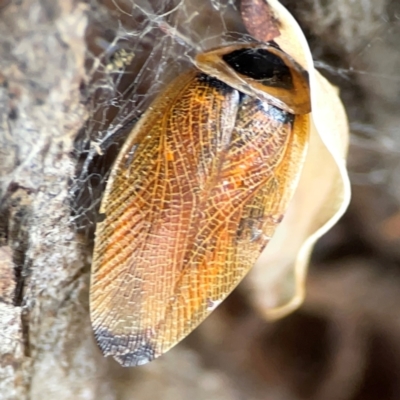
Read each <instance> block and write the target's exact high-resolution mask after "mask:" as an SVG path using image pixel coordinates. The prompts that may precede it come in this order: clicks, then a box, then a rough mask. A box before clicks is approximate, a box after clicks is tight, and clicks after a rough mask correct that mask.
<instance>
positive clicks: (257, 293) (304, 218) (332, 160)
mask: <svg viewBox="0 0 400 400" xmlns="http://www.w3.org/2000/svg"><path fill="white" fill-rule="evenodd" d="M268 4H269V6H270V7H271V10H272V12H273V14H274V16H275V18H276V20H277V21H279V26H280V35H279V36H278V37H277V38H275V41H276V42H277V43H278V44H279V46H280V47H281V48H282V49H283V50H284V51H286V52H287V53H288V54H290V55H292V57H293V58H294V59H295V60H296V61H297V62H298V63H299V64H300V65H302V66H303V67H304V68H305V69H306V70H307V71H308V72H309V76H310V86H311V102H312V114H311V118H312V129H311V133H310V143H309V149H308V154H307V158H306V161H305V165H304V169H303V172H302V175H301V177H300V181H299V183H298V187H297V189H296V192H295V195H294V197H293V199H292V201H291V203H290V205H289V209H288V211H287V213H286V215H285V218H284V220H283V222H282V223H281V225H280V226H279V227H278V229H277V231H276V232H275V235H274V236H273V238H272V240H271V242H270V243H269V245H268V246H267V248H266V249H265V251H264V252H263V254H262V255H261V257H260V258H259V260H258V262H257V264H256V266H255V267H254V268H253V270H252V271H251V272H250V275H249V276H248V280H247V284H248V285H249V286H250V290H249V292H250V293H249V295H250V296H251V298H252V301H253V302H254V305H255V307H256V308H257V309H259V311H260V312H261V313H262V314H263V315H265V316H266V317H267V318H279V317H281V316H284V315H286V314H287V313H289V312H291V311H293V310H294V309H295V308H297V307H298V306H299V305H300V304H301V303H302V301H303V299H304V296H305V289H304V287H305V279H306V273H307V266H308V262H309V258H310V254H311V251H312V249H313V247H314V244H315V242H316V241H317V240H318V239H319V238H320V237H321V236H322V235H323V234H324V233H326V232H327V231H328V230H329V229H330V228H331V227H332V226H333V225H334V224H335V223H336V222H337V221H338V219H339V218H340V217H341V216H342V215H343V213H344V211H345V210H346V208H347V206H348V204H349V200H350V183H349V178H348V175H347V171H346V161H345V157H346V153H347V147H348V136H349V131H348V123H347V118H346V114H345V111H344V108H343V105H342V103H341V101H340V99H339V96H338V91H337V89H336V88H334V87H333V86H332V85H330V84H329V82H327V81H326V79H325V78H323V77H322V76H321V75H320V74H319V73H318V71H316V70H315V69H314V65H313V61H312V56H311V52H310V49H309V47H308V44H307V41H306V39H305V37H304V35H303V33H302V31H301V29H300V27H299V26H298V24H297V22H296V21H295V20H294V18H293V17H292V16H291V15H290V13H289V12H288V11H287V10H286V9H285V8H284V7H283V6H282V5H281V4H280V3H279V2H278V1H277V0H268Z"/></svg>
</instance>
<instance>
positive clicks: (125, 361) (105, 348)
mask: <svg viewBox="0 0 400 400" xmlns="http://www.w3.org/2000/svg"><path fill="white" fill-rule="evenodd" d="M95 337H96V341H97V344H98V345H99V347H100V349H101V351H102V352H103V354H104V356H112V357H114V359H115V360H116V361H118V362H119V363H120V364H121V365H122V366H123V367H135V366H137V365H144V364H147V363H148V362H150V361H152V360H154V359H155V358H156V357H157V356H156V350H155V345H154V344H153V343H151V342H150V341H149V340H148V339H147V338H146V337H145V335H135V336H133V335H132V336H130V335H114V334H112V333H111V332H110V331H109V330H108V329H105V328H101V329H95Z"/></svg>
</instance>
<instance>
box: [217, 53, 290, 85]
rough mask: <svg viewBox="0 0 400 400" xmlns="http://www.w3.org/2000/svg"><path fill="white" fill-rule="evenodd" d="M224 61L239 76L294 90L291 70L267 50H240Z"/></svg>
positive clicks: (225, 56)
mask: <svg viewBox="0 0 400 400" xmlns="http://www.w3.org/2000/svg"><path fill="white" fill-rule="evenodd" d="M222 59H223V60H224V61H225V62H226V63H227V64H228V65H229V66H230V67H232V68H233V69H234V70H235V71H236V72H238V73H239V74H241V75H245V76H247V77H249V78H251V79H254V80H256V81H259V82H261V83H262V84H263V85H265V86H270V87H278V88H283V89H293V81H292V74H291V72H290V68H289V67H288V66H287V65H286V64H285V63H284V62H283V61H282V59H281V58H280V57H279V56H277V55H275V54H273V53H271V52H269V51H268V50H266V49H257V48H256V49H252V48H244V49H238V50H234V51H232V52H230V53H228V54H224V55H223V56H222Z"/></svg>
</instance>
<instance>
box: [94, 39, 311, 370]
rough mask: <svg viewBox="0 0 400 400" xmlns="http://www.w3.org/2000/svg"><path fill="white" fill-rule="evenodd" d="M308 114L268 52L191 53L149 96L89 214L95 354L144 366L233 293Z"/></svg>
mask: <svg viewBox="0 0 400 400" xmlns="http://www.w3.org/2000/svg"><path fill="white" fill-rule="evenodd" d="M310 111H311V106H310V90H309V82H308V74H307V72H306V71H305V70H304V69H303V68H302V67H301V66H300V65H299V64H298V63H297V62H296V61H295V60H293V59H292V57H290V55H288V54H286V53H285V52H284V51H282V50H281V49H280V48H279V47H278V46H277V45H276V44H274V43H273V42H267V43H262V44H260V43H251V44H233V45H230V46H226V47H221V48H217V49H213V50H210V51H207V52H204V53H201V54H199V55H197V57H196V59H195V66H194V67H193V68H191V69H189V70H188V71H187V72H185V73H183V74H182V75H180V76H179V77H177V78H176V79H175V80H174V81H173V82H171V83H170V84H169V85H168V86H167V87H166V88H165V89H164V90H163V91H162V92H161V93H160V94H159V95H158V97H157V98H156V99H155V100H154V101H153V103H152V104H151V106H150V107H149V108H148V110H147V111H146V112H145V113H144V115H143V116H142V118H141V119H140V120H139V121H138V122H137V124H136V125H135V126H134V128H133V129H132V131H131V133H130V134H129V137H128V139H127V140H126V143H125V144H124V146H123V148H122V150H121V152H120V154H119V155H118V157H117V159H116V162H115V164H114V166H113V167H112V170H111V173H110V176H109V179H108V182H107V186H106V190H105V193H104V196H103V199H102V203H101V208H100V213H101V214H103V216H104V218H103V220H102V222H99V223H98V224H97V228H96V238H95V247H94V256H93V265H92V275H91V288H90V309H91V319H92V325H93V329H94V333H95V337H96V340H97V342H98V344H99V347H100V348H101V350H102V352H103V354H104V355H105V356H113V357H114V358H115V359H116V360H117V361H118V362H119V363H120V364H122V365H123V366H135V365H142V364H145V363H147V362H149V361H151V360H153V359H155V358H156V357H158V356H160V355H161V354H163V353H165V352H166V351H167V350H169V349H170V348H171V347H172V346H174V345H175V344H176V343H177V342H179V341H180V340H181V339H183V338H184V337H185V336H186V335H188V334H189V333H190V332H191V331H192V330H193V329H194V328H195V327H196V326H197V325H198V324H199V323H200V322H201V321H203V320H204V318H206V317H207V316H208V315H209V314H210V313H211V312H212V311H213V310H214V309H215V307H216V306H217V305H218V304H219V303H220V302H221V301H222V300H223V299H225V298H226V296H227V295H228V294H229V293H230V292H231V291H232V290H233V289H234V288H235V287H236V286H237V285H238V283H239V282H240V281H241V279H242V278H243V277H244V276H245V274H246V273H247V272H248V271H249V269H250V268H251V267H252V266H253V264H254V263H255V262H256V260H257V258H258V257H259V255H260V253H261V252H262V250H263V249H264V248H265V246H266V245H267V244H268V241H269V240H270V238H271V237H272V235H273V233H274V231H275V229H276V227H277V226H278V224H279V222H280V221H281V220H282V217H283V216H284V215H285V211H286V209H287V206H288V203H289V201H290V199H291V197H292V195H293V193H294V190H295V188H296V184H297V181H298V179H299V176H300V173H301V169H302V165H303V163H304V158H305V154H306V151H307V143H308V135H309V125H310V122H309V115H308V114H309V113H310ZM271 267H273V266H271Z"/></svg>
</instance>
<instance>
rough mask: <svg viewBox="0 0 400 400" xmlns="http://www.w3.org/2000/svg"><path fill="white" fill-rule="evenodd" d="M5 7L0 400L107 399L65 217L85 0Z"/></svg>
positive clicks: (80, 116)
mask: <svg viewBox="0 0 400 400" xmlns="http://www.w3.org/2000/svg"><path fill="white" fill-rule="evenodd" d="M17 3H18V4H17ZM0 6H1V9H0V99H1V100H0V179H1V180H0V245H1V247H0V271H1V272H0V273H1V277H0V290H1V293H0V399H1V400H3V399H9V400H11V399H18V400H20V399H28V398H29V399H54V398H57V399H73V398H74V399H78V398H86V399H95V398H96V399H97V398H102V397H103V396H104V397H106V398H112V396H111V394H110V393H111V392H110V389H109V387H108V385H107V383H106V382H104V381H100V379H101V377H102V375H103V372H104V368H105V367H104V365H105V364H104V361H103V358H102V356H101V355H100V353H99V351H98V350H97V347H96V345H95V343H94V341H93V337H92V333H91V327H90V320H89V317H88V305H87V304H88V302H87V297H88V296H87V288H88V280H89V259H88V253H87V250H86V247H87V246H84V245H82V244H81V241H80V239H79V236H78V235H77V234H76V231H75V228H74V226H73V224H72V223H71V217H70V215H71V212H70V182H71V180H72V179H73V177H74V174H75V168H76V160H75V158H74V157H73V149H74V140H75V138H76V136H77V134H78V133H79V131H80V130H81V129H82V127H83V126H84V123H85V120H86V119H87V110H86V108H85V105H84V104H83V102H82V96H81V88H82V85H84V84H85V53H86V44H85V30H86V25H87V16H86V11H87V10H86V6H85V5H84V4H83V3H82V2H78V1H73V0H58V1H53V0H44V1H38V0H23V1H20V2H14V3H12V2H11V3H6V2H2V3H0ZM14 288H15V290H14Z"/></svg>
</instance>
